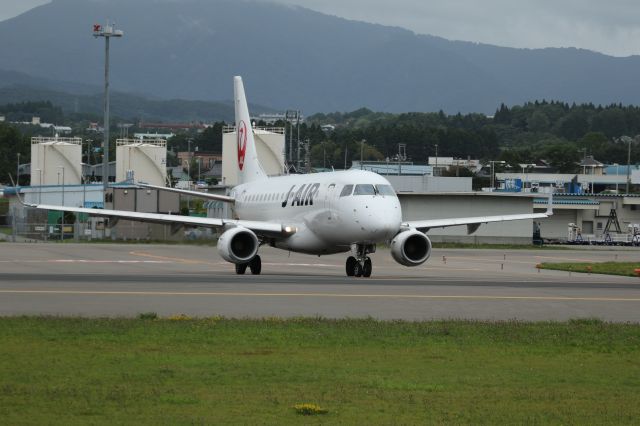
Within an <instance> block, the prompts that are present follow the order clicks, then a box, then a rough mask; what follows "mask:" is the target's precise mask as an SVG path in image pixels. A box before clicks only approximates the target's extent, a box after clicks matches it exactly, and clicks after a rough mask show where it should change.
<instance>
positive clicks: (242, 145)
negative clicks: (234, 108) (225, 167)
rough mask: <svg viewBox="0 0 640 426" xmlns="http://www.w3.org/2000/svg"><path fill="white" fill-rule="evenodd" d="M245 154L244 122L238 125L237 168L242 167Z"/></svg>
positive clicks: (245, 131) (245, 128) (245, 127)
mask: <svg viewBox="0 0 640 426" xmlns="http://www.w3.org/2000/svg"><path fill="white" fill-rule="evenodd" d="M246 153H247V125H246V123H245V122H244V121H242V120H241V121H240V122H239V123H238V167H240V170H242V168H243V167H244V155H245V154H246Z"/></svg>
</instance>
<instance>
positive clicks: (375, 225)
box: [367, 208, 401, 239]
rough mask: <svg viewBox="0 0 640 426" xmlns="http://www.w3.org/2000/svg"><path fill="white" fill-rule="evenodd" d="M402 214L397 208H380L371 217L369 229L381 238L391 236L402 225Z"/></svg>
mask: <svg viewBox="0 0 640 426" xmlns="http://www.w3.org/2000/svg"><path fill="white" fill-rule="evenodd" d="M400 220H401V219H400V215H399V213H398V210H397V209H395V208H379V209H376V211H375V213H374V214H372V215H371V216H370V217H369V220H368V221H367V222H368V223H367V225H368V229H369V230H370V231H372V232H374V233H375V234H376V236H377V238H379V239H388V238H391V237H392V236H393V235H394V234H395V233H396V232H397V231H398V228H399V226H400Z"/></svg>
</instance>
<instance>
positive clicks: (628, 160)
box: [627, 138, 631, 194]
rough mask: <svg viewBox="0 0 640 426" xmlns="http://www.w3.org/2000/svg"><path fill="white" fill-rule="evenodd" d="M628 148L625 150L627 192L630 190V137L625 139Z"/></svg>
mask: <svg viewBox="0 0 640 426" xmlns="http://www.w3.org/2000/svg"><path fill="white" fill-rule="evenodd" d="M627 142H628V143H629V149H628V151H627V194H629V191H630V190H631V138H629V140H628V141H627Z"/></svg>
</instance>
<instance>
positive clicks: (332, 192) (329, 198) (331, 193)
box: [324, 183, 336, 210]
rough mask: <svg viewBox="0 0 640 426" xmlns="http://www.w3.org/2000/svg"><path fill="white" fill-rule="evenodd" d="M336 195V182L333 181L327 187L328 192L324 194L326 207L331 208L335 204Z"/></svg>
mask: <svg viewBox="0 0 640 426" xmlns="http://www.w3.org/2000/svg"><path fill="white" fill-rule="evenodd" d="M335 196H336V184H335V183H331V184H329V186H328V187H327V192H325V194H324V208H325V209H327V210H331V209H332V208H333V204H334V198H335Z"/></svg>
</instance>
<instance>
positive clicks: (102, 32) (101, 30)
mask: <svg viewBox="0 0 640 426" xmlns="http://www.w3.org/2000/svg"><path fill="white" fill-rule="evenodd" d="M123 35H124V33H123V32H122V31H121V30H116V29H115V28H114V26H113V24H109V22H107V25H106V26H104V27H103V26H102V25H99V24H95V25H94V26H93V36H94V37H96V38H98V37H104V133H103V134H104V143H103V150H104V152H103V155H102V186H103V189H104V195H105V197H106V195H107V188H108V187H109V40H110V39H111V37H122V36H123Z"/></svg>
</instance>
